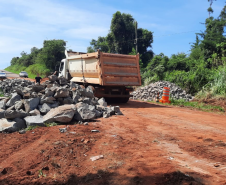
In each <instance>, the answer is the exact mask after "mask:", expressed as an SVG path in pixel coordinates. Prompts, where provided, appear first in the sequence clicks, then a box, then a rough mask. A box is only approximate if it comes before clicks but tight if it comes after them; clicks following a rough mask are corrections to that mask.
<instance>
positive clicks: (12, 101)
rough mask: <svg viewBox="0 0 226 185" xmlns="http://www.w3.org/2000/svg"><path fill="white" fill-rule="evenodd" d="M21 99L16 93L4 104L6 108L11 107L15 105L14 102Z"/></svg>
mask: <svg viewBox="0 0 226 185" xmlns="http://www.w3.org/2000/svg"><path fill="white" fill-rule="evenodd" d="M20 99H21V96H20V95H19V94H17V93H13V94H12V98H11V99H10V100H9V101H8V102H7V103H6V106H7V107H11V106H13V105H14V104H15V102H16V101H19V100H20Z"/></svg>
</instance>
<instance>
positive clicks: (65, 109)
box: [43, 104, 76, 123]
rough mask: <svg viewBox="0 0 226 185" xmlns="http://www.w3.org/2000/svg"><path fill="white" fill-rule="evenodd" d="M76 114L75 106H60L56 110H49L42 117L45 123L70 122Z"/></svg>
mask: <svg viewBox="0 0 226 185" xmlns="http://www.w3.org/2000/svg"><path fill="white" fill-rule="evenodd" d="M75 112H76V106H75V105H73V104H72V105H62V106H59V107H57V108H54V109H51V110H50V111H49V112H48V113H47V114H46V115H45V116H44V117H43V119H44V120H43V121H44V122H45V123H50V122H62V123H67V122H70V121H71V120H72V118H73V116H74V114H75Z"/></svg>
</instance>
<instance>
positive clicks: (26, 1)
mask: <svg viewBox="0 0 226 185" xmlns="http://www.w3.org/2000/svg"><path fill="white" fill-rule="evenodd" d="M224 5H225V1H224V0H217V1H214V3H213V5H212V8H213V10H214V13H213V16H214V17H217V16H218V15H219V14H220V11H221V10H222V8H223V6H224ZM208 7H209V3H208V0H170V1H169V0H158V1H156V0H139V1H135V0H108V1H106V0H95V1H94V0H83V1H80V0H79V1H78V0H64V1H62V0H38V1H35V0H0V69H5V68H6V67H8V66H10V61H11V59H12V58H13V57H20V56H21V55H20V53H21V52H22V51H25V52H26V53H30V49H31V48H32V47H37V48H42V46H43V41H44V40H52V39H63V40H65V41H66V42H67V46H66V47H67V49H72V50H73V51H80V52H86V49H87V47H88V46H90V41H91V39H97V38H98V36H106V35H107V34H108V32H109V30H110V24H111V19H112V16H113V14H114V13H115V12H116V11H120V12H121V13H127V14H131V15H132V16H133V18H134V19H135V20H136V21H137V22H138V27H139V28H143V29H147V30H149V31H151V32H153V36H154V42H153V44H152V50H153V51H154V53H155V54H159V53H164V54H165V55H167V56H169V57H170V56H171V55H172V54H177V53H181V52H184V53H187V54H189V50H190V47H191V44H192V43H193V42H195V33H200V32H201V31H204V30H205V25H203V24H201V23H204V22H205V19H206V18H207V17H208V12H207V8H208Z"/></svg>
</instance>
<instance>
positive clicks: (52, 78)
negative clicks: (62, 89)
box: [48, 75, 58, 82]
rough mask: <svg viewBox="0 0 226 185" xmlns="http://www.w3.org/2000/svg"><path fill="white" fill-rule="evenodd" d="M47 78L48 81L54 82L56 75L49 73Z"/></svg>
mask: <svg viewBox="0 0 226 185" xmlns="http://www.w3.org/2000/svg"><path fill="white" fill-rule="evenodd" d="M48 78H49V81H50V82H55V81H56V80H57V79H58V77H57V76H56V75H50V76H48Z"/></svg>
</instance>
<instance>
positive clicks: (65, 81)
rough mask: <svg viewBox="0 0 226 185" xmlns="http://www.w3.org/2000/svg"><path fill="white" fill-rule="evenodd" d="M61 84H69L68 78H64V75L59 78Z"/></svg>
mask: <svg viewBox="0 0 226 185" xmlns="http://www.w3.org/2000/svg"><path fill="white" fill-rule="evenodd" d="M58 80H59V83H60V85H66V84H67V79H66V78H64V77H63V76H61V77H59V78H58Z"/></svg>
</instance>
